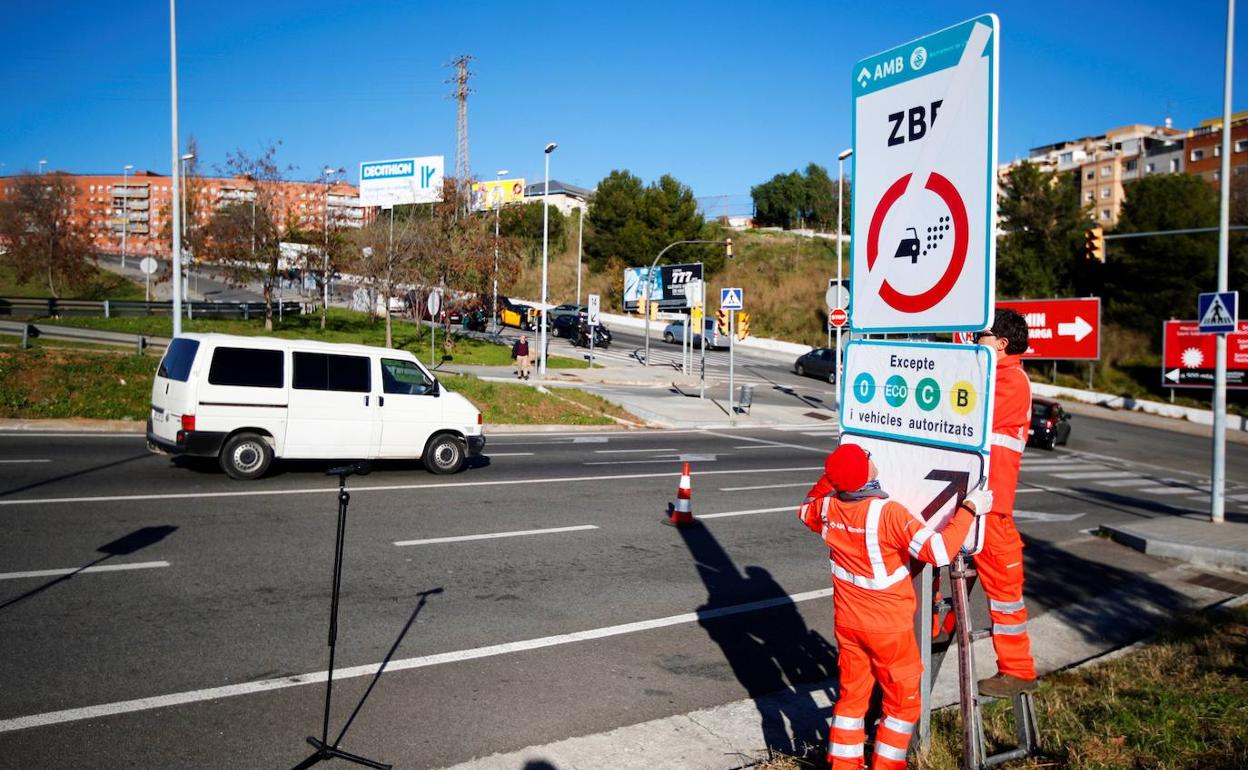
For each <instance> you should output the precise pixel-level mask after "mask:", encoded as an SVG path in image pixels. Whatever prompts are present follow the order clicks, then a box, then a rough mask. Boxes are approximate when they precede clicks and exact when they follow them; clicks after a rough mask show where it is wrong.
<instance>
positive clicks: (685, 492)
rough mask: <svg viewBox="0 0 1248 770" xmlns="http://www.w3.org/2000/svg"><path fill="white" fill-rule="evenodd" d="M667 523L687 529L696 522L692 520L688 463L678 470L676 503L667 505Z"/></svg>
mask: <svg viewBox="0 0 1248 770" xmlns="http://www.w3.org/2000/svg"><path fill="white" fill-rule="evenodd" d="M667 508H668V513H669V514H670V516H669V518H668V520H667V523H668V524H671V525H672V526H674V527H689V526H692V525H694V524H696V523H697V522H696V521H695V520H694V518H693V484H691V483H690V481H689V463H685V464H684V467H682V468H681V470H680V486H678V487H677V488H676V503H675V504H674V505H668V507H667Z"/></svg>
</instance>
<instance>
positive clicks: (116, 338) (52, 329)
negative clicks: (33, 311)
mask: <svg viewBox="0 0 1248 770" xmlns="http://www.w3.org/2000/svg"><path fill="white" fill-rule="evenodd" d="M0 334H13V335H17V336H20V337H21V338H22V347H24V348H25V347H29V346H30V343H29V340H30V339H31V338H33V337H41V338H43V339H49V340H69V341H71V342H94V343H98V344H102V345H119V346H123V347H129V348H134V349H135V350H136V351H137V352H138V353H139V355H143V351H144V350H146V349H147V348H161V349H164V348H167V347H169V338H168V337H148V336H147V335H144V334H127V333H125V332H110V331H106V330H104V329H82V328H79V327H76V326H58V325H57V324H34V323H28V322H25V321H0Z"/></svg>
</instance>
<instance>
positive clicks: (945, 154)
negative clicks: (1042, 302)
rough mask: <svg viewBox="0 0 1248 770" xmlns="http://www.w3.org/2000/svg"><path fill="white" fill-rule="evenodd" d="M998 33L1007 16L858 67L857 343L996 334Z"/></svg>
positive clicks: (853, 310) (981, 20) (853, 309)
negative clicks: (988, 330)
mask: <svg viewBox="0 0 1248 770" xmlns="http://www.w3.org/2000/svg"><path fill="white" fill-rule="evenodd" d="M998 28H999V23H998V21H997V17H996V16H994V15H992V14H988V15H985V16H980V17H978V18H975V19H971V20H970V21H967V22H963V23H962V24H958V25H956V26H953V27H950V28H948V29H945V30H941V31H940V32H936V33H933V34H931V35H928V36H926V37H923V38H920V39H918V40H915V41H914V42H911V43H907V44H905V45H902V46H898V47H897V48H894V49H892V50H889V51H885V52H884V53H880V54H876V55H875V56H871V57H868V58H866V59H863V60H861V61H859V62H858V63H857V64H855V65H854V70H853V86H852V88H853V92H854V101H853V113H854V116H853V126H854V184H853V198H854V199H853V217H854V221H853V232H854V233H855V234H858V233H862V234H864V237H860V238H859V237H855V238H854V239H853V240H852V241H851V245H852V253H851V262H850V265H851V275H852V277H853V283H852V285H851V288H852V297H853V299H852V302H851V304H850V321H851V324H852V326H853V327H854V329H855V330H856V331H863V332H888V331H936V330H974V329H982V328H984V327H985V326H986V325H987V323H988V319H989V317H990V314H991V311H992V304H993V294H994V288H993V287H994V285H995V263H996V239H995V238H994V237H993V227H994V224H995V221H996V200H997V195H996V157H997V109H996V105H997V60H998V39H999V34H998Z"/></svg>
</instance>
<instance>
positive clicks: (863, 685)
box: [798, 479, 973, 770]
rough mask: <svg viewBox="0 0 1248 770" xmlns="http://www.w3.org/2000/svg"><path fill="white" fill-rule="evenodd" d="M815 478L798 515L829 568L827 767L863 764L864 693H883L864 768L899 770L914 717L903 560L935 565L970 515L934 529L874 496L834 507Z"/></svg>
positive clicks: (908, 589)
mask: <svg viewBox="0 0 1248 770" xmlns="http://www.w3.org/2000/svg"><path fill="white" fill-rule="evenodd" d="M828 492H829V487H828V485H827V483H826V481H824V480H823V479H821V480H820V482H819V483H816V484H815V486H814V487H813V488H812V489H811V490H810V494H809V495H808V496H807V498H806V500H805V501H804V502H803V503H802V505H801V507H800V508H799V509H798V517H799V518H801V520H802V522H803V523H804V524H806V526H807V527H810V529H812V530H814V531H815V532H818V533H820V534H821V535H822V536H823V539H824V542H826V543H827V544H828V547H829V558H830V559H831V561H832V577H833V580H832V584H833V592H832V605H833V608H834V609H835V613H836V616H835V621H834V626H835V629H834V630H835V632H836V644H837V665H838V668H839V669H840V695H839V697H838V698H837V700H836V707H835V708H834V709H833V721H832V731H831V735H830V736H829V739H828V764H829V765H830V766H831V768H832V770H860V768H862V767H864V766H865V760H864V747H865V742H866V729H865V728H866V726H865V724H864V719H865V717H866V714H867V708H868V705H869V702H870V699H871V690H872V688H873V687H874V685H875V683H876V682H877V681H878V682H879V683H880V686H881V688H882V689H883V691H884V718H883V720H882V721H881V722H880V724H879V728H878V729H877V730H876V733H875V752H874V756H873V758H872V763H871V768H872V770H904V768H905V767H906V750H907V749H908V748H909V746H910V736H911V734H912V733H913V732H914V726H915V722H916V721H917V720H918V718H919V711H920V706H921V704H920V701H919V684H920V679H921V678H922V676H923V662H922V659H921V658H920V657H919V647H918V645H917V644H916V643H915V639H914V613H915V598H914V588H913V586H912V585H911V583H910V558H911V557H914V558H916V559H921V560H923V561H926V562H929V563H931V564H935V565H937V566H943V565H945V564H948V563H949V554H951V553H956V552H957V549H958V548H959V547H960V546H961V544H962V541H963V540H964V539H965V538H966V533H967V530H969V529H970V526H971V522H972V521H973V516H972V514H971V512H970V511H969V510H968V509H966V508H964V507H959V508H958V510H957V512H956V514H955V515H954V516H953V518H952V519H951V520H950V521H949V523H948V525H946V527H945V528H944V530H942V531H941V532H935V531H934V530H932V529H930V528H929V527H927V526H925V525H924V524H923V523H921V522H920V521H918V520H917V519H916V518H915V517H914V516H912V515H910V512H909V511H907V510H906V508H905V506H903V505H901V504H900V503H895V502H891V501H888V500H884V499H882V498H868V499H865V500H855V501H843V500H841V499H839V498H838V497H836V496H835V495H832V494H828Z"/></svg>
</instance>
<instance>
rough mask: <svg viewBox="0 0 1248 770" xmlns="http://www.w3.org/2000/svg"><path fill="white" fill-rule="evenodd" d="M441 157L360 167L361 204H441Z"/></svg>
mask: <svg viewBox="0 0 1248 770" xmlns="http://www.w3.org/2000/svg"><path fill="white" fill-rule="evenodd" d="M443 165H444V163H443V158H442V156H441V155H430V156H428V157H425V158H396V159H394V160H373V161H365V162H364V163H361V164H360V204H361V205H363V206H401V205H406V204H411V203H436V202H437V201H440V200H442V171H443Z"/></svg>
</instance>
